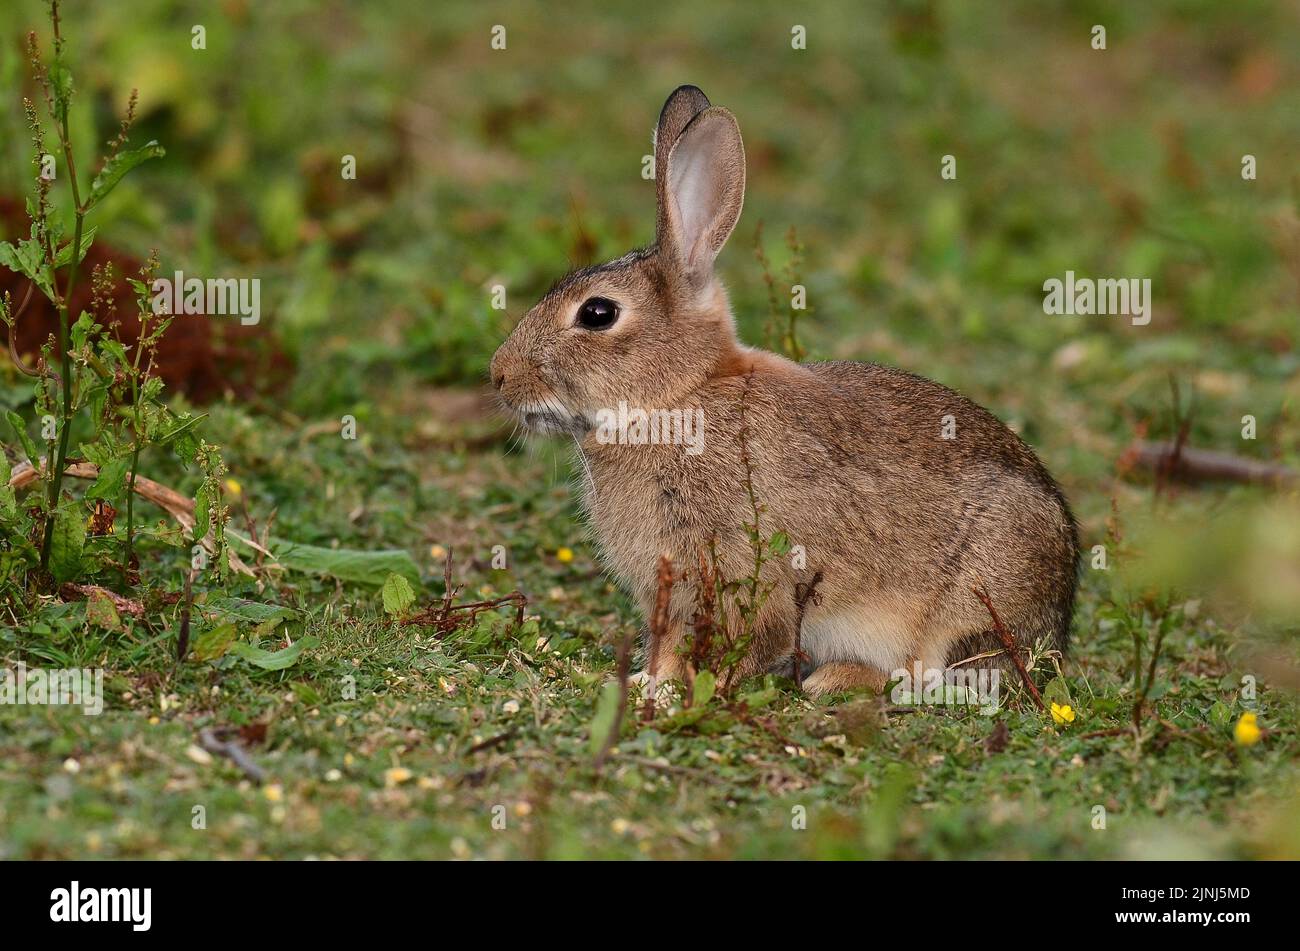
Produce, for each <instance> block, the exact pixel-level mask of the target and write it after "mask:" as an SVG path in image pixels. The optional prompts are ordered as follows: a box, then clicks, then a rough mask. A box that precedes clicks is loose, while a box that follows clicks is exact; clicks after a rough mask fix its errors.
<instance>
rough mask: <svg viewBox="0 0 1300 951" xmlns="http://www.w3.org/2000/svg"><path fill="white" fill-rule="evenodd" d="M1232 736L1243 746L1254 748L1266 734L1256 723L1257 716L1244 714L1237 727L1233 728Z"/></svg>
mask: <svg viewBox="0 0 1300 951" xmlns="http://www.w3.org/2000/svg"><path fill="white" fill-rule="evenodd" d="M1232 735H1233V737H1234V738H1235V739H1236V741H1237V742H1238V743H1240V744H1241V745H1242V746H1254V745H1255V744H1256V743H1258V742H1259V740H1260V737H1262V736H1263V735H1264V734H1263V732H1262V731H1261V730H1260V728H1259V724H1258V723H1257V722H1256V721H1255V714H1253V713H1243V714H1242V715H1241V719H1240V720H1238V721H1237V725H1236V726H1235V727H1233V728H1232Z"/></svg>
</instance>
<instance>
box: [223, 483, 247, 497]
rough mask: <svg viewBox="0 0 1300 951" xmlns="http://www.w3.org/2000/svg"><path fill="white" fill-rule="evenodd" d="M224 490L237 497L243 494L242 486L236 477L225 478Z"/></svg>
mask: <svg viewBox="0 0 1300 951" xmlns="http://www.w3.org/2000/svg"><path fill="white" fill-rule="evenodd" d="M226 491H227V492H229V493H230V494H231V495H233V496H234V497H235V498H239V497H240V496H241V495H243V494H244V487H243V486H242V485H240V484H239V481H238V480H236V479H227V480H226Z"/></svg>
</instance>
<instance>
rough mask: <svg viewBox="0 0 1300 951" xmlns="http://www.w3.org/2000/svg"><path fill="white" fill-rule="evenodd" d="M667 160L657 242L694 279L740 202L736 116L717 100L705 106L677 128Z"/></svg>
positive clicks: (704, 274)
mask: <svg viewBox="0 0 1300 951" xmlns="http://www.w3.org/2000/svg"><path fill="white" fill-rule="evenodd" d="M667 165H668V168H667V181H666V182H665V183H664V195H663V200H662V205H661V207H660V217H661V219H662V220H663V222H664V227H663V230H662V232H661V234H660V248H661V250H663V251H666V252H668V253H669V254H672V255H673V256H674V257H675V258H676V259H677V262H678V263H679V264H681V265H682V266H683V267H684V268H685V269H686V271H687V273H688V274H689V275H690V276H691V278H692V280H693V281H694V282H696V283H699V282H701V281H703V280H705V279H707V278H708V276H709V275H710V274H711V273H712V270H713V259H714V258H715V257H717V255H718V252H719V251H721V250H722V246H723V244H725V243H726V241H727V238H728V237H729V236H730V235H731V230H732V229H733V228H734V227H736V222H737V221H738V220H739V219H740V209H741V206H742V205H744V203H745V146H744V144H743V143H742V142H741V140H740V127H739V126H738V125H737V124H736V117H735V116H733V115H732V114H731V113H730V112H728V111H727V110H726V109H722V108H720V107H718V106H711V107H709V108H708V109H705V110H704V111H703V112H701V113H700V114H699V115H697V116H696V117H695V118H694V119H692V120H691V121H690V124H689V125H687V126H686V128H685V129H684V130H683V131H682V134H681V136H680V137H679V138H678V139H677V142H676V143H675V144H674V145H673V147H672V150H671V151H670V152H669V153H668V163H667Z"/></svg>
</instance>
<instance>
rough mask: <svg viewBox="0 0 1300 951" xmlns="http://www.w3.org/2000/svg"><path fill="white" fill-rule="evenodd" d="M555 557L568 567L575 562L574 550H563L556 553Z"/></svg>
mask: <svg viewBox="0 0 1300 951" xmlns="http://www.w3.org/2000/svg"><path fill="white" fill-rule="evenodd" d="M555 557H556V558H558V559H559V560H560V561H562V562H563V563H564V564H566V565H567V564H568V563H569V562H571V561H573V549H572V548H561V549H559V550H558V551H557V552H556V553H555Z"/></svg>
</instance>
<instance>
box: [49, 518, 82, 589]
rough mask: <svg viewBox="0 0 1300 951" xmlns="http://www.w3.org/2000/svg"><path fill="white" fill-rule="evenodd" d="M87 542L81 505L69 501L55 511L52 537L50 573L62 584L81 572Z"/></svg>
mask: <svg viewBox="0 0 1300 951" xmlns="http://www.w3.org/2000/svg"><path fill="white" fill-rule="evenodd" d="M85 544H86V522H85V516H84V515H83V514H82V511H81V506H80V505H78V504H76V503H68V504H65V505H61V506H59V508H58V510H57V511H55V513H54V536H53V538H51V539H50V573H51V574H52V575H54V580H55V581H57V582H59V583H60V584H61V583H63V582H64V581H71V580H72V579H73V578H75V577H77V575H79V574H80V573H81V551H82V549H83V548H84V547H85Z"/></svg>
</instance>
